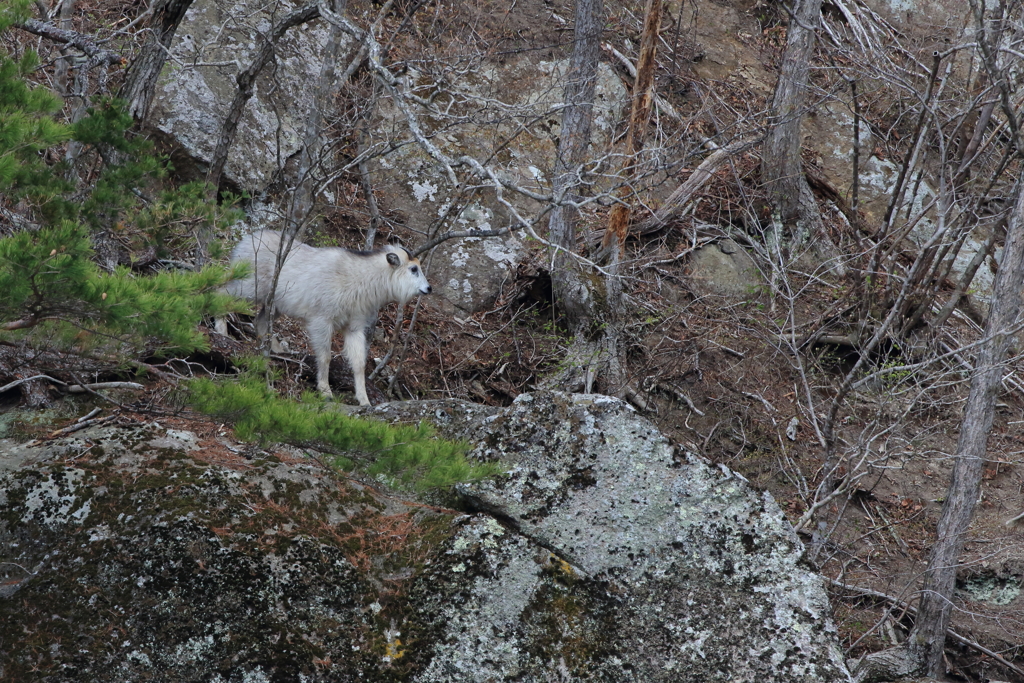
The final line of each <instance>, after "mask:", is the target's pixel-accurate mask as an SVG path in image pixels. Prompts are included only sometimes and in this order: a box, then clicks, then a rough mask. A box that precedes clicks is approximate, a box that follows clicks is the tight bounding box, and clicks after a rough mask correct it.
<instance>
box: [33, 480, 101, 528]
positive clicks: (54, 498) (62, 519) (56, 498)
mask: <svg viewBox="0 0 1024 683" xmlns="http://www.w3.org/2000/svg"><path fill="white" fill-rule="evenodd" d="M84 477H85V472H84V471H83V470H79V469H66V470H62V471H59V472H51V473H50V474H49V475H47V477H46V479H44V480H43V481H41V482H39V483H38V484H36V485H35V486H34V487H33V488H32V489H31V490H30V491H29V492H28V496H27V497H26V499H25V509H26V514H25V517H24V521H25V522H30V521H32V519H36V520H38V521H39V522H42V523H43V524H46V525H47V526H57V525H59V524H67V523H69V522H78V523H81V522H84V521H85V519H86V518H87V517H88V516H89V511H90V510H91V507H92V506H91V504H90V501H88V500H86V501H84V502H82V504H81V505H77V504H78V496H77V494H76V492H77V491H78V489H79V488H80V486H81V483H82V479H83V478H84ZM76 507H77V509H76Z"/></svg>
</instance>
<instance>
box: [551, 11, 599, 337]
mask: <svg viewBox="0 0 1024 683" xmlns="http://www.w3.org/2000/svg"><path fill="white" fill-rule="evenodd" d="M603 29H604V7H603V2H602V0H577V2H576V25H575V30H574V33H573V48H572V57H571V59H570V64H569V73H568V74H567V76H566V84H565V109H564V110H563V112H562V130H561V136H560V137H559V141H558V156H557V157H556V158H555V173H554V179H553V181H552V186H553V187H552V189H553V194H554V196H555V197H556V198H558V197H564V198H565V199H568V200H570V201H573V200H576V199H577V198H578V196H579V195H578V190H577V187H578V186H579V185H580V184H581V182H582V177H581V176H582V173H583V171H582V166H583V161H584V160H585V158H586V154H587V148H588V147H589V146H590V125H591V122H592V119H593V111H594V89H595V87H596V84H597V63H598V58H599V56H600V53H601V48H600V44H601V32H602V31H603ZM578 214H579V212H578V211H577V210H576V209H575V208H574V207H571V206H556V207H555V208H554V209H553V210H552V211H551V215H550V218H549V220H548V239H549V240H550V241H551V242H552V243H553V244H555V245H556V249H555V253H553V254H552V264H553V268H552V271H551V282H552V288H553V289H554V294H555V299H556V300H557V302H558V304H559V306H561V308H562V310H563V311H564V312H565V314H566V317H567V318H568V319H569V326H570V328H571V329H572V331H573V333H574V334H578V333H579V332H581V331H582V330H583V329H584V328H585V327H587V326H588V324H589V323H590V321H591V320H592V319H593V317H594V312H595V303H594V296H593V293H592V292H591V288H590V286H589V285H588V283H587V280H586V277H585V276H584V274H583V272H582V271H581V269H580V266H579V264H578V263H577V262H576V261H575V260H573V258H572V257H571V256H570V253H571V252H574V251H575V250H576V220H577V218H578Z"/></svg>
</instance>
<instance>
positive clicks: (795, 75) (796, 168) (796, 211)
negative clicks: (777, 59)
mask: <svg viewBox="0 0 1024 683" xmlns="http://www.w3.org/2000/svg"><path fill="white" fill-rule="evenodd" d="M793 2H794V5H793V9H792V12H791V14H790V18H789V28H788V30H787V31H786V51H785V54H784V55H783V57H782V65H781V67H780V68H779V80H778V83H777V84H776V86H775V95H774V97H773V98H772V107H771V131H770V132H769V133H768V137H767V138H766V139H765V142H764V150H763V153H762V161H761V175H762V179H763V180H764V184H765V189H766V190H767V192H768V198H769V201H770V202H771V205H772V208H773V210H775V211H777V212H778V213H779V217H780V218H781V220H782V222H783V223H784V224H785V225H792V224H794V223H795V222H796V221H797V220H799V219H801V218H803V216H802V215H801V211H802V210H808V209H809V208H810V207H809V206H808V203H807V199H808V196H809V195H810V190H809V188H808V187H807V181H806V180H804V176H803V164H802V163H801V160H800V147H801V144H802V142H803V140H802V137H801V135H800V123H801V120H802V119H803V115H804V105H805V103H806V101H807V79H808V75H809V73H810V66H811V58H812V57H813V56H814V41H815V30H816V29H817V27H818V20H819V17H820V15H821V0H793ZM801 207H803V209H802V208H801Z"/></svg>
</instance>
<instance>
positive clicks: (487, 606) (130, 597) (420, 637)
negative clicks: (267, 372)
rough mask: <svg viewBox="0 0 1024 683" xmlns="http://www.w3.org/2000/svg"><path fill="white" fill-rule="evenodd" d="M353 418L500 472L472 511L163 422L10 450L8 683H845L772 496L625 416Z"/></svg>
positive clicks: (4, 539)
mask: <svg viewBox="0 0 1024 683" xmlns="http://www.w3.org/2000/svg"><path fill="white" fill-rule="evenodd" d="M357 412H360V413H363V414H366V415H370V416H376V417H378V418H383V419H387V420H403V421H416V420H420V419H429V420H431V421H433V422H435V423H436V424H437V425H438V427H439V428H440V430H441V431H442V433H443V434H444V435H445V436H448V437H458V438H463V439H466V440H468V441H469V442H470V443H471V444H473V447H474V455H475V456H477V457H481V458H487V459H491V458H499V459H500V460H501V461H502V462H504V463H506V464H507V465H508V466H509V468H510V472H509V473H508V474H507V475H505V476H502V477H499V478H498V479H496V480H493V481H486V482H482V483H477V484H473V485H464V486H461V487H460V490H459V497H460V499H461V501H462V506H463V507H464V509H465V510H467V511H472V512H471V514H462V513H460V512H457V511H455V510H448V509H446V508H437V507H434V506H428V505H424V504H421V503H416V502H409V501H402V500H400V499H399V498H397V497H396V496H394V495H388V494H385V493H382V492H379V491H376V490H375V489H373V488H371V487H368V486H366V485H364V484H361V483H358V482H355V481H352V480H349V479H344V478H342V479H338V478H337V477H336V476H335V475H333V474H330V473H328V472H326V471H324V470H322V469H320V468H319V467H318V466H316V465H315V464H313V463H312V461H310V460H306V459H304V457H303V456H302V454H301V453H298V452H296V451H294V450H292V449H288V448H282V449H278V450H277V451H276V452H275V453H273V454H271V453H266V452H263V451H260V450H259V449H255V448H246V447H244V446H242V447H238V446H236V445H234V444H232V443H231V442H228V441H226V440H224V439H223V438H221V437H210V438H202V437H197V436H196V435H194V434H192V433H189V432H184V431H180V432H179V431H175V430H168V429H165V428H163V427H160V426H158V425H148V426H141V425H140V426H136V427H128V428H123V427H119V428H102V427H98V428H95V429H93V430H88V429H87V430H83V431H82V432H78V433H76V434H75V435H74V436H73V437H68V438H64V439H62V440H57V441H51V442H48V443H46V444H45V445H42V446H37V447H28V446H26V445H25V444H24V443H20V442H23V441H25V440H27V439H6V440H4V441H3V442H2V443H0V465H2V466H0V471H6V473H5V474H4V475H2V476H3V479H2V483H0V491H2V493H0V554H2V556H0V562H2V563H3V564H0V577H2V582H3V583H2V584H0V623H2V624H3V626H2V627H0V641H2V643H3V647H0V678H4V679H5V680H28V677H31V678H32V679H34V680H51V681H73V680H103V681H140V680H164V681H185V680H189V681H192V680H202V681H243V680H244V681H264V680H266V681H271V680H273V681H277V680H281V681H285V680H288V681H291V680H305V681H356V680H364V681H365V680H369V681H375V680H380V681H395V680H406V681H423V682H426V681H511V680H516V681H548V680H560V681H662V680H663V681H669V680H671V681H754V680H757V681H836V680H847V679H848V675H847V673H846V670H845V668H844V665H843V663H842V658H841V654H840V652H839V649H838V647H837V643H836V639H835V633H834V628H833V626H832V624H831V621H830V618H829V607H828V602H827V598H826V595H825V592H824V590H823V588H822V582H821V579H820V578H819V577H818V576H817V575H816V574H814V573H813V572H812V571H811V570H810V568H809V567H808V566H806V565H805V564H803V563H802V561H801V556H802V548H801V545H800V543H799V541H798V539H797V538H796V536H795V535H794V534H793V532H792V530H791V529H790V527H789V525H788V523H787V522H786V521H785V519H784V518H783V516H782V513H781V512H780V510H779V508H778V507H777V506H776V504H775V502H774V501H773V500H772V499H771V497H770V496H769V495H768V494H766V493H758V492H756V491H753V490H751V489H750V488H749V487H748V486H747V485H746V484H745V483H744V482H743V481H742V480H741V479H740V478H739V477H738V476H737V475H735V474H733V473H732V472H729V471H728V470H725V469H720V468H714V467H711V466H709V465H707V464H706V463H705V462H704V461H703V460H702V459H701V458H699V457H697V456H696V455H693V454H689V453H685V452H682V451H680V450H679V449H678V448H676V447H674V446H673V445H672V444H670V443H669V442H668V441H667V440H666V439H665V438H664V437H663V436H662V435H661V434H660V433H659V432H658V431H657V430H656V429H655V428H654V427H653V426H652V425H651V424H650V423H649V422H648V421H647V420H645V419H643V418H641V417H639V416H637V415H636V413H635V412H634V411H633V410H632V409H631V408H629V407H628V406H627V405H626V404H624V403H622V402H620V401H618V400H615V399H610V398H607V397H604V396H581V395H565V394H558V393H538V394H528V395H523V396H521V397H520V398H519V399H518V400H517V401H516V402H515V404H514V405H513V406H511V407H510V408H508V409H492V408H482V407H480V406H476V405H473V404H469V403H462V402H456V401H426V402H414V403H401V404H392V405H386V406H380V407H377V408H369V409H363V410H360V411H357ZM231 449H235V450H242V449H244V450H243V452H244V453H245V454H248V455H249V456H250V457H251V459H246V458H244V457H241V456H239V455H235V454H234V453H232V452H231ZM33 669H35V672H33Z"/></svg>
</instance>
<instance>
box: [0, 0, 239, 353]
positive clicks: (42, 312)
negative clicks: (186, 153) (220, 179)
mask: <svg viewBox="0 0 1024 683" xmlns="http://www.w3.org/2000/svg"><path fill="white" fill-rule="evenodd" d="M27 7H28V3H27V2H25V1H24V0H15V1H14V2H0V32H3V31H4V30H6V29H8V28H9V27H10V26H11V25H12V24H14V23H16V22H18V21H21V20H23V19H24V18H26V17H27V16H28V14H27ZM36 65H37V59H36V56H35V54H34V53H32V52H31V51H26V52H25V53H24V55H22V56H21V57H20V58H17V59H14V58H12V57H11V56H9V55H7V54H4V53H2V52H0V194H2V195H4V196H6V197H7V198H8V199H9V200H13V201H16V202H20V203H21V205H22V213H23V214H26V213H27V214H28V215H29V216H30V217H31V222H32V223H34V225H33V226H31V227H29V228H26V229H23V230H22V231H20V232H15V233H14V234H13V235H11V236H9V237H5V238H3V239H0V292H3V296H2V297H0V340H2V339H3V337H7V339H8V341H12V339H11V338H12V337H16V338H17V339H16V340H17V341H19V342H23V343H26V344H28V345H29V346H40V345H44V344H45V345H47V346H51V345H57V346H59V347H62V348H65V349H68V350H79V351H81V350H83V347H90V346H91V347H93V348H92V350H93V351H95V348H94V347H95V346H97V345H102V344H106V345H107V348H106V349H105V351H106V353H107V354H108V356H109V354H115V355H117V356H122V357H123V356H124V355H125V354H128V353H132V352H133V351H138V350H140V349H141V348H142V347H143V346H144V345H145V346H147V347H148V349H149V351H150V352H152V351H153V350H154V349H153V342H154V339H153V338H155V339H156V340H158V342H159V343H160V344H161V345H163V346H164V347H165V348H166V349H167V350H172V351H175V352H189V351H192V350H195V349H200V348H203V347H204V346H205V344H206V343H207V339H206V337H205V336H204V335H202V334H200V333H199V332H198V330H197V325H198V323H199V322H200V320H201V318H202V317H203V316H204V315H206V316H212V315H223V314H225V313H228V312H231V311H236V310H242V309H243V308H244V304H242V303H241V302H238V301H236V300H233V299H232V298H230V297H228V296H226V295H223V294H218V293H217V289H218V288H219V287H220V286H221V285H223V284H224V283H225V282H227V281H228V280H229V279H231V278H232V277H238V276H241V275H243V274H244V272H243V270H240V269H233V270H228V269H224V268H219V267H211V268H206V269H205V270H203V271H202V272H198V273H181V272H163V273H156V274H151V275H138V274H135V273H132V272H131V271H130V270H129V269H127V268H118V269H116V270H114V271H113V272H109V273H108V272H104V271H102V270H101V269H100V268H99V267H98V266H97V265H96V264H95V262H94V260H93V256H94V254H93V247H92V235H93V234H94V233H96V232H98V231H101V230H103V231H109V232H110V233H111V234H114V235H120V236H123V234H124V233H127V232H129V229H128V228H126V224H133V225H134V226H137V227H138V228H141V229H135V230H132V231H131V232H132V233H133V234H134V235H142V236H144V237H143V239H145V241H147V242H149V243H150V244H154V243H155V244H161V245H162V244H165V243H167V242H168V239H167V232H168V231H169V230H170V228H171V227H172V226H174V225H175V224H179V225H180V224H187V225H188V227H189V228H190V230H189V232H191V228H193V227H195V224H206V225H209V224H212V223H218V222H223V221H227V220H231V219H233V218H234V217H235V214H234V212H232V211H230V210H228V211H224V210H222V209H221V208H220V207H218V206H216V205H211V204H210V203H209V202H207V201H205V193H204V189H205V188H203V187H202V186H200V187H196V186H194V185H188V186H185V187H184V188H183V189H172V190H166V191H164V192H162V193H161V194H160V195H159V197H158V198H157V199H156V200H150V201H144V200H143V197H144V193H143V191H142V190H143V189H145V187H146V186H147V184H152V183H153V182H155V181H158V180H160V179H161V178H163V177H165V176H166V171H167V169H166V163H165V162H164V161H162V160H161V159H159V158H157V157H155V156H153V155H152V153H151V149H150V145H149V143H148V142H147V141H145V140H144V139H142V138H136V137H132V136H131V135H129V134H128V129H129V127H130V126H131V125H132V118H131V116H129V115H128V114H126V113H125V111H124V110H123V107H122V106H121V104H120V103H119V102H117V101H115V100H110V99H104V100H101V101H98V102H96V103H95V104H94V106H93V107H92V108H91V109H90V110H89V111H88V113H87V115H86V116H85V117H84V118H82V119H81V120H79V121H78V122H76V123H75V124H73V125H69V124H66V123H62V122H61V121H59V120H58V119H57V118H56V116H57V115H58V113H59V110H60V108H61V105H62V103H61V100H60V98H58V97H57V96H56V95H54V94H53V93H52V92H50V91H49V90H47V89H46V88H43V87H32V86H31V85H29V83H28V82H27V80H26V76H28V75H29V74H30V73H31V72H32V71H33V70H34V69H35V68H36ZM69 140H74V141H76V142H78V143H81V145H83V148H84V150H85V153H89V154H92V155H93V156H94V157H98V160H100V161H102V166H101V170H100V171H99V175H98V176H97V177H96V178H95V179H94V180H93V181H92V182H91V183H89V187H87V188H85V187H79V188H76V187H75V185H74V184H73V183H72V182H71V181H69V180H68V177H73V174H72V173H69V170H70V169H69V168H68V166H67V164H66V163H65V162H53V163H47V161H46V160H47V157H49V158H50V159H53V158H60V156H61V154H60V153H59V152H60V149H59V148H56V146H57V145H60V144H62V143H64V142H67V141H69ZM48 152H49V154H48ZM201 198H202V199H201ZM125 241H127V240H125ZM83 331H85V332H87V333H88V334H84V335H83V334H82V332H83Z"/></svg>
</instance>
